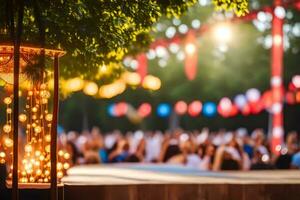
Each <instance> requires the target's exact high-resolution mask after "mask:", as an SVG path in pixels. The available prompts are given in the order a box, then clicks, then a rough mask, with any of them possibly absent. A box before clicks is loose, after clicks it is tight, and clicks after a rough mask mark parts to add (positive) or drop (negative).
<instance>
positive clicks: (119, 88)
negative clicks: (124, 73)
mask: <svg viewBox="0 0 300 200" xmlns="http://www.w3.org/2000/svg"><path fill="white" fill-rule="evenodd" d="M125 89H126V84H125V83H124V81H123V80H117V81H115V82H113V83H111V84H108V85H103V86H101V87H100V89H99V91H98V94H99V97H100V98H106V99H109V98H112V97H115V96H117V95H119V94H122V93H123V92H124V91H125Z"/></svg>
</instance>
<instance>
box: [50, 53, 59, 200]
mask: <svg viewBox="0 0 300 200" xmlns="http://www.w3.org/2000/svg"><path fill="white" fill-rule="evenodd" d="M58 67H59V66H58V55H55V57H54V90H53V93H54V94H53V120H52V130H51V149H50V151H51V155H50V160H51V184H50V190H51V200H57V166H56V163H57V155H56V154H57V122H58V80H59V68H58Z"/></svg>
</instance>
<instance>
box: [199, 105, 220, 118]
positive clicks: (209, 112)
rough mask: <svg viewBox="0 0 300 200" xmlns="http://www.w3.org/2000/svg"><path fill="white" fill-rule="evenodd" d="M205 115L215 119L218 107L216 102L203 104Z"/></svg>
mask: <svg viewBox="0 0 300 200" xmlns="http://www.w3.org/2000/svg"><path fill="white" fill-rule="evenodd" d="M202 112H203V115H204V116H206V117H214V116H215V115H216V112H217V106H216V104H215V103H214V102H206V103H204V104H203V111H202Z"/></svg>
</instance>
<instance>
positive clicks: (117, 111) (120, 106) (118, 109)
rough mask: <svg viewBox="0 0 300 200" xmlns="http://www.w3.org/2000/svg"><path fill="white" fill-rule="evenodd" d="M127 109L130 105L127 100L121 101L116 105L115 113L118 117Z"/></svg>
mask: <svg viewBox="0 0 300 200" xmlns="http://www.w3.org/2000/svg"><path fill="white" fill-rule="evenodd" d="M127 111H128V105H127V103H125V102H120V103H118V104H117V105H116V107H115V114H116V116H118V117H120V116H123V115H125V114H126V113H127Z"/></svg>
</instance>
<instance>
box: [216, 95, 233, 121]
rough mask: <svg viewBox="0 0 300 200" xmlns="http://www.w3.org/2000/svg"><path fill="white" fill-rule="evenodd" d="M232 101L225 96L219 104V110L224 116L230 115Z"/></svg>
mask: <svg viewBox="0 0 300 200" xmlns="http://www.w3.org/2000/svg"><path fill="white" fill-rule="evenodd" d="M231 109H232V102H231V100H230V99H229V98H227V97H224V98H222V99H221V100H220V102H219V105H218V112H219V114H220V115H222V116H223V117H229V116H230V114H231Z"/></svg>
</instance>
